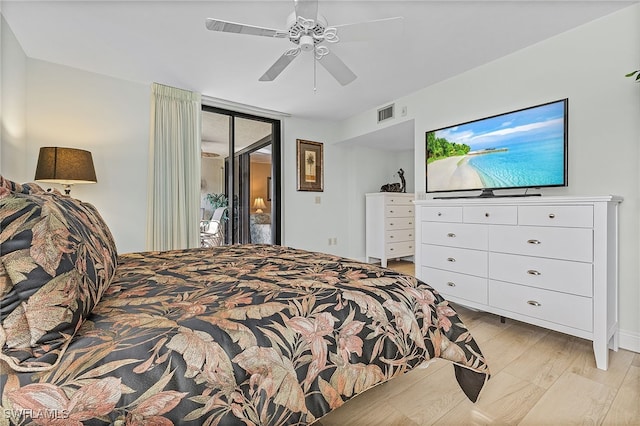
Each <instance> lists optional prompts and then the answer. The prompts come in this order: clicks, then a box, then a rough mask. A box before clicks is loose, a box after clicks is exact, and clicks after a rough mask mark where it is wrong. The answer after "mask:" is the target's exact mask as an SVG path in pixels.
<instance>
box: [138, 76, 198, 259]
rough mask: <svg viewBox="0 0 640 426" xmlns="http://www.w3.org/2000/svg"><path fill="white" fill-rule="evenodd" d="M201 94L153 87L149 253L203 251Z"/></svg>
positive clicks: (148, 227)
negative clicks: (201, 222) (198, 249)
mask: <svg viewBox="0 0 640 426" xmlns="http://www.w3.org/2000/svg"><path fill="white" fill-rule="evenodd" d="M200 99H201V98H200V94H199V93H194V92H189V91H187V90H182V89H176V88H174V87H168V86H163V85H161V84H157V83H153V86H152V88H151V138H150V147H149V190H148V194H149V204H148V216H147V249H148V250H172V249H182V248H191V247H199V246H200V227H199V219H200V142H201V137H200V135H201V124H200V123H201V101H200Z"/></svg>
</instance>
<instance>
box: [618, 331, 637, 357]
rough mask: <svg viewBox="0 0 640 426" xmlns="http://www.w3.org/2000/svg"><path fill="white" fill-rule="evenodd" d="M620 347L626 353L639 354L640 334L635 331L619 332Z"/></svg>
mask: <svg viewBox="0 0 640 426" xmlns="http://www.w3.org/2000/svg"><path fill="white" fill-rule="evenodd" d="M619 337H620V340H619V341H620V347H621V348H622V349H626V350H628V351H632V352H637V353H640V333H638V332H636V331H628V330H620V332H619Z"/></svg>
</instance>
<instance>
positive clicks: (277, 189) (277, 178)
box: [201, 105, 282, 245]
mask: <svg viewBox="0 0 640 426" xmlns="http://www.w3.org/2000/svg"><path fill="white" fill-rule="evenodd" d="M201 110H202V111H203V112H212V113H216V114H221V115H227V116H229V117H230V118H232V119H231V120H230V124H229V157H228V158H227V159H225V164H226V167H228V170H227V171H226V172H225V193H226V194H227V199H228V203H229V205H228V208H227V214H228V216H229V220H228V222H227V223H228V224H229V232H228V235H229V236H230V237H231V241H230V243H231V244H234V243H237V242H238V241H234V237H235V235H240V233H239V232H237V231H236V229H235V227H236V217H235V215H236V211H237V209H235V201H234V199H233V194H234V193H235V191H234V189H235V186H236V185H242V182H235V172H236V170H235V161H234V160H235V157H236V155H239V154H240V153H242V152H243V151H245V150H246V149H248V148H249V147H247V148H245V149H243V150H241V151H239V152H238V153H236V152H235V118H244V119H248V120H256V121H262V122H266V123H270V124H271V185H272V188H271V189H272V198H271V200H272V201H271V235H272V242H273V244H275V245H280V244H281V243H282V235H281V234H282V224H281V217H282V191H281V188H282V181H281V179H282V147H281V140H282V134H281V129H282V123H281V121H280V120H277V119H273V118H267V117H260V116H258V115H252V114H247V113H243V112H237V111H232V110H228V109H224V108H218V107H213V106H210V105H202V109H201ZM256 142H257V143H261V144H262V145H265V142H264V141H256ZM251 146H255V144H252V145H250V147H251ZM228 160H231V161H228ZM240 188H242V187H240ZM238 223H239V222H238ZM242 234H244V233H242Z"/></svg>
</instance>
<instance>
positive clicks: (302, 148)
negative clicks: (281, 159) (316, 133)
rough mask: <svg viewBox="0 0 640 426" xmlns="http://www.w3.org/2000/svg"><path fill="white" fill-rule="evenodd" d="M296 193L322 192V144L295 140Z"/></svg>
mask: <svg viewBox="0 0 640 426" xmlns="http://www.w3.org/2000/svg"><path fill="white" fill-rule="evenodd" d="M296 142H297V153H298V155H297V158H298V191H313V192H322V191H323V190H324V170H323V161H324V160H323V158H322V143H320V142H311V141H306V140H303V139H297V140H296Z"/></svg>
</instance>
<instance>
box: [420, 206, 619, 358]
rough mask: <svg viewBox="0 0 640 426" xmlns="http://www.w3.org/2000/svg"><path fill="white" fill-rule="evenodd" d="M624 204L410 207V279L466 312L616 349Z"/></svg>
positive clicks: (598, 348)
mask: <svg viewBox="0 0 640 426" xmlns="http://www.w3.org/2000/svg"><path fill="white" fill-rule="evenodd" d="M621 201H622V199H621V198H620V197H615V196H602V197H522V198H490V199H483V198H473V199H444V200H420V201H416V273H417V275H418V278H420V279H421V280H423V281H425V282H426V283H428V284H430V285H431V286H432V287H434V288H435V289H436V290H438V291H439V292H440V293H442V294H443V295H444V296H445V298H447V299H448V300H451V301H452V302H456V303H459V304H462V305H466V306H469V307H471V308H476V309H479V310H483V311H487V312H492V313H495V314H497V315H501V316H504V317H508V318H513V319H516V320H519V321H524V322H528V323H531V324H535V325H539V326H542V327H546V328H549V329H552V330H556V331H560V332H563V333H567V334H571V335H574V336H578V337H581V338H585V339H589V340H592V341H593V350H594V354H595V359H596V365H597V367H598V368H600V369H603V370H606V369H607V367H608V356H609V348H612V349H614V350H617V349H618V229H617V227H618V224H617V220H618V205H619V203H620V202H621Z"/></svg>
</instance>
